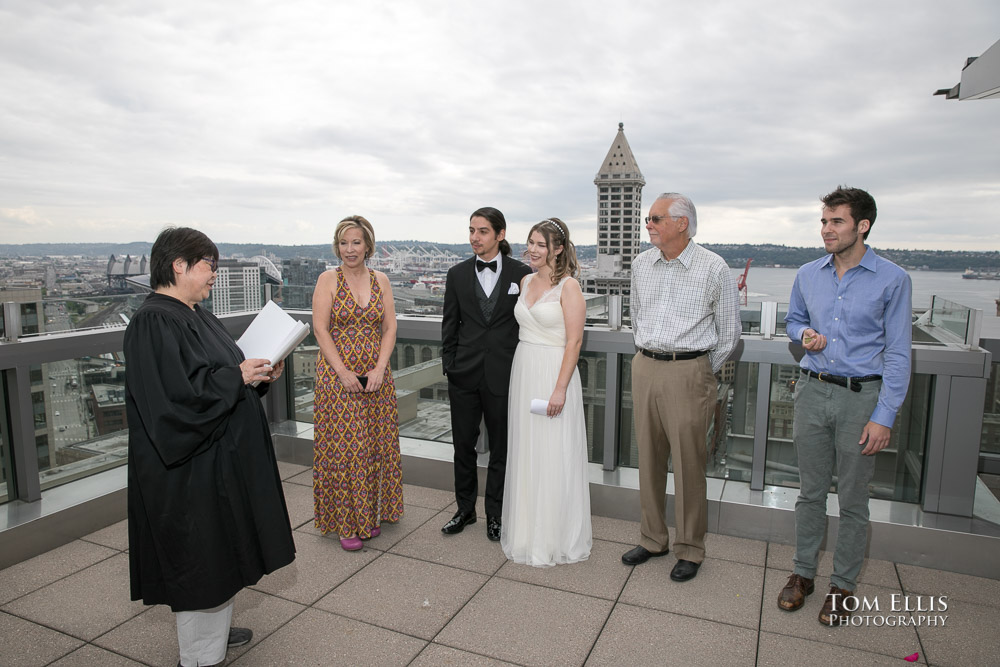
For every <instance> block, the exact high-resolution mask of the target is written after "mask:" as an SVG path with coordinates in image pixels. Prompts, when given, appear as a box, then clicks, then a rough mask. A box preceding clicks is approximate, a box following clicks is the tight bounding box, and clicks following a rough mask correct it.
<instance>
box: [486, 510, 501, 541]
mask: <svg viewBox="0 0 1000 667" xmlns="http://www.w3.org/2000/svg"><path fill="white" fill-rule="evenodd" d="M486 537H488V538H489V540H490V542H499V541H500V517H498V516H488V517H486Z"/></svg>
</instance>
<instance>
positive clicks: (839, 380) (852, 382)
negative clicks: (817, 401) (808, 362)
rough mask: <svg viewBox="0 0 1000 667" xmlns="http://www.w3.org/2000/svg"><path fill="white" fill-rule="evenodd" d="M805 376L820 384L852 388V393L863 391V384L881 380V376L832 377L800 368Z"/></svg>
mask: <svg viewBox="0 0 1000 667" xmlns="http://www.w3.org/2000/svg"><path fill="white" fill-rule="evenodd" d="M799 370H800V371H802V373H803V374H805V375H808V376H809V377H811V378H816V379H817V380H819V381H820V382H830V383H832V384H836V385H840V386H841V387H844V388H845V389H846V388H850V390H851V391H861V383H862V382H874V381H875V380H881V379H882V376H881V375H865V376H862V377H858V378H850V377H845V376H843V375H830V374H829V373H817V372H816V371H811V370H809V369H807V368H800V369H799Z"/></svg>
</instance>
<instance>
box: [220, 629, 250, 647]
mask: <svg viewBox="0 0 1000 667" xmlns="http://www.w3.org/2000/svg"><path fill="white" fill-rule="evenodd" d="M251 639H253V630H251V629H250V628H229V641H228V642H227V643H226V647H227V648H236V647H237V646H243V645H244V644H249V643H250V640H251Z"/></svg>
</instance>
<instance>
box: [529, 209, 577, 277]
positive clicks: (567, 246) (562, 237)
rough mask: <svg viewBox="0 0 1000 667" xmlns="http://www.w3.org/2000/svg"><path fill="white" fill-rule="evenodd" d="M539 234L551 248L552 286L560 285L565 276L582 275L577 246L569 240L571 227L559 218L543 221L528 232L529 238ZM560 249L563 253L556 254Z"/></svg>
mask: <svg viewBox="0 0 1000 667" xmlns="http://www.w3.org/2000/svg"><path fill="white" fill-rule="evenodd" d="M535 232H538V233H539V234H541V235H542V237H543V238H544V239H545V244H546V245H547V246H548V247H549V261H550V262H551V263H552V284H553V285H558V284H559V281H560V280H562V279H563V278H564V277H565V276H573V277H574V278H575V277H577V276H578V275H580V262H578V261H577V259H576V246H575V245H573V242H572V241H570V240H569V227H567V226H566V223H565V222H563V221H562V220H560V219H559V218H547V219H545V220H542V221H541V222H539V223H538V224H536V225H535V226H534V227H532V228H531V230H530V231H529V232H528V238H529V239H530V238H531V235H532V234H534V233H535ZM558 248H562V249H563V251H562V252H561V253H559V254H558V255H557V254H555V252H556V250H557V249H558Z"/></svg>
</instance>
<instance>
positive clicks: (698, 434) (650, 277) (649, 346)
mask: <svg viewBox="0 0 1000 667" xmlns="http://www.w3.org/2000/svg"><path fill="white" fill-rule="evenodd" d="M697 225H698V216H697V213H696V211H695V207H694V204H693V203H692V202H691V200H690V199H689V198H688V197H685V196H684V195H682V194H679V193H676V192H668V193H664V194H662V195H660V196H659V197H657V198H656V201H654V202H653V205H652V206H651V207H650V209H649V216H648V217H647V218H646V230H647V231H648V232H649V242H650V243H652V244H653V245H654V246H655V247H654V248H651V249H649V250H647V251H645V252H643V253H641V254H640V255H639V256H638V257H636V258H635V259H634V260H633V261H632V329H633V331H634V335H635V346H636V348H638V353H637V354H636V355H635V358H634V359H633V360H632V403H633V414H634V415H635V428H636V438H637V440H638V443H639V502H640V504H641V508H642V524H641V528H640V531H641V538H640V540H639V545H638V546H636V547H635V548H634V549H632V550H630V551H628V552H627V553H625V554H624V555H623V556H622V562H623V563H625V564H626V565H639V564H640V563H645V562H646V561H647V560H649V559H650V558H651V557H654V556H665V555H666V554H667V552H668V551H669V546H670V543H669V540H670V538H669V536H668V534H667V522H666V486H667V462H668V460H669V459H670V458H673V464H674V486H675V488H676V491H677V493H676V501H675V522H676V524H677V536H676V539H675V540H674V552H675V554H676V555H677V564H676V565H675V566H674V568H673V570H672V571H671V572H670V578H671V579H673V580H674V581H687V580H689V579H693V578H694V576H695V575H696V574H698V568H699V566H700V565H701V563H702V561H703V560H704V559H705V532H706V531H707V529H708V502H707V499H706V495H705V494H706V483H705V462H706V458H707V449H706V438H707V435H708V429H709V425H710V424H711V422H712V417H713V414H714V411H715V402H716V394H717V390H716V382H715V373H716V372H718V370H719V369H720V368H721V367H722V364H723V363H724V362H725V361H726V359H728V358H729V355H730V354H732V352H733V350H734V349H735V348H736V344H737V343H738V342H739V339H740V314H739V302H738V293H737V290H736V282H735V281H734V280H733V274H732V272H731V271H730V270H729V267H728V266H727V265H726V262H725V261H724V260H723V259H722V258H721V257H719V256H718V255H716V254H715V253H714V252H711V251H709V250H706V249H705V248H702V247H701V246H700V245H698V244H697V243H695V242H694V241H692V240H691V239H692V238H693V237H694V235H695V231H696V230H697Z"/></svg>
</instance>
